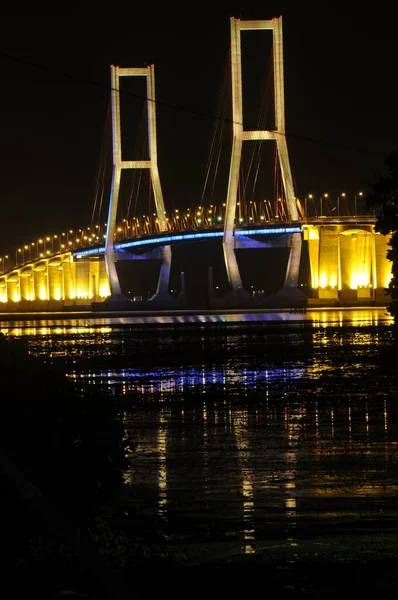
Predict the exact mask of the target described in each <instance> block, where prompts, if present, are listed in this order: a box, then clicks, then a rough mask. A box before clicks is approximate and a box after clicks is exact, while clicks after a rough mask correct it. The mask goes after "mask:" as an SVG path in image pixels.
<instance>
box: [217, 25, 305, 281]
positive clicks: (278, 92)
mask: <svg viewBox="0 0 398 600" xmlns="http://www.w3.org/2000/svg"><path fill="white" fill-rule="evenodd" d="M244 30H256V31H258V30H271V31H272V34H273V47H274V52H273V66H274V98H275V126H276V129H275V130H272V131H269V130H260V131H245V130H244V129H243V101H242V54H241V32H242V31H244ZM231 71H232V72H231V75H232V121H233V141H232V155H231V165H230V172H229V181H228V192H227V202H226V214H225V224H224V237H223V248H224V256H225V264H226V268H227V275H228V281H229V285H230V288H231V289H232V290H233V291H235V292H237V291H240V290H242V291H243V285H242V280H241V276H240V273H239V267H238V264H237V260H236V255H235V251H234V222H235V212H236V204H237V195H238V184H239V170H240V164H241V158H242V144H243V142H244V141H253V140H274V141H275V142H276V146H277V151H278V159H279V166H280V171H281V176H282V184H283V188H284V193H285V198H286V203H287V211H288V217H289V219H290V220H292V221H295V220H298V211H297V206H296V195H295V191H294V186H293V178H292V174H291V170H290V162H289V155H288V150H287V143H286V132H285V99H284V74H283V36H282V17H279V18H275V19H272V20H271V21H240V20H239V19H235V18H233V17H232V18H231ZM294 235H295V236H296V238H293V240H292V246H291V250H290V259H289V265H288V271H287V273H286V281H285V285H292V286H294V285H297V278H298V262H297V257H298V260H299V258H300V253H301V234H294Z"/></svg>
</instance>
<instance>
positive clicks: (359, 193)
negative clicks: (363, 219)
mask: <svg viewBox="0 0 398 600" xmlns="http://www.w3.org/2000/svg"><path fill="white" fill-rule="evenodd" d="M358 196H359V197H360V198H362V196H363V192H358ZM354 210H355V215H356V214H357V210H358V207H357V195H356V194H355V196H354Z"/></svg>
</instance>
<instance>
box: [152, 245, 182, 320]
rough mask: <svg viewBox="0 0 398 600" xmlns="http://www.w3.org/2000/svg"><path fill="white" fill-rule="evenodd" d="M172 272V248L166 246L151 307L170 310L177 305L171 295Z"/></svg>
mask: <svg viewBox="0 0 398 600" xmlns="http://www.w3.org/2000/svg"><path fill="white" fill-rule="evenodd" d="M170 270H171V247H170V246H164V248H163V251H162V264H161V265H160V273H159V279H158V285H157V288H156V292H155V294H154V295H153V296H152V298H150V300H149V302H150V303H151V305H152V304H153V305H154V306H158V305H159V306H160V307H162V308H168V307H170V306H174V305H176V304H177V301H176V300H175V299H174V298H173V297H172V296H171V295H170V294H169V281H170Z"/></svg>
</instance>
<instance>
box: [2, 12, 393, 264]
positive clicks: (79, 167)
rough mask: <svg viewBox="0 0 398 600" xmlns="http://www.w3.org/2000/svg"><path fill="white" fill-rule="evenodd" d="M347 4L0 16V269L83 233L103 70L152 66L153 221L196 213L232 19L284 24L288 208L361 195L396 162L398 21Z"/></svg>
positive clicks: (104, 88)
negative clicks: (186, 210)
mask: <svg viewBox="0 0 398 600" xmlns="http://www.w3.org/2000/svg"><path fill="white" fill-rule="evenodd" d="M351 4H355V5H357V3H349V2H345V3H342V2H341V3H339V2H333V3H331V2H327V1H324V2H317V3H315V2H282V1H281V2H268V3H267V2H262V3H257V4H255V5H254V6H257V8H256V9H250V8H249V4H248V3H247V2H245V3H242V7H243V8H242V7H241V8H239V7H238V9H237V10H234V9H233V7H231V8H230V10H222V9H217V10H215V11H214V10H209V9H205V7H203V5H200V10H199V11H198V12H197V13H195V14H192V13H188V14H181V13H179V12H178V10H177V8H175V9H174V8H170V10H169V11H165V10H163V12H162V13H160V14H159V13H155V14H153V13H152V12H151V10H150V8H149V5H148V8H146V9H144V8H140V9H139V10H133V9H129V10H127V11H125V10H119V11H118V12H117V13H115V14H113V13H112V10H110V11H109V13H108V14H107V15H106V16H101V15H95V16H92V15H90V16H84V15H83V16H80V15H79V16H76V15H73V16H40V15H37V14H35V15H34V16H31V15H22V16H21V15H14V16H10V15H4V14H3V15H1V23H2V27H1V44H0V52H1V53H0V61H1V74H2V93H1V96H0V128H1V134H0V157H1V187H0V192H1V217H0V256H1V255H3V254H4V253H5V252H7V251H10V248H11V247H15V245H19V244H22V243H24V242H29V241H31V240H34V239H36V238H37V237H38V236H39V235H43V234H45V233H53V232H54V233H55V232H59V231H62V230H63V229H66V228H67V227H70V228H75V227H82V226H84V225H87V224H89V223H90V220H91V214H92V208H93V202H94V194H95V183H96V177H97V168H98V164H99V158H100V153H101V145H102V136H103V132H104V127H105V122H106V114H107V108H108V103H109V97H110V91H109V86H110V69H109V67H110V65H111V64H118V65H119V66H125V67H141V66H143V65H144V64H151V63H153V64H154V65H155V77H156V94H157V100H158V102H159V106H158V111H157V117H158V155H159V171H160V177H161V181H162V187H163V194H164V199H165V203H166V207H167V208H171V207H172V206H171V205H172V204H173V205H174V206H182V205H184V203H185V204H188V205H191V206H193V205H197V204H199V201H200V195H201V191H202V186H203V180H204V171H205V165H206V161H207V159H208V153H209V143H210V139H211V134H212V131H213V128H214V118H213V115H214V114H216V107H217V101H218V98H217V94H218V92H219V88H220V84H221V79H222V77H223V73H224V69H225V65H226V59H227V56H228V51H229V44H230V17H231V16H235V17H240V18H241V19H243V20H247V19H271V18H272V17H274V16H279V15H283V33H284V56H285V103H286V130H287V134H288V148H289V154H290V162H291V167H292V171H293V175H294V178H295V183H296V193H297V195H298V196H299V197H300V198H303V197H304V196H305V195H306V194H308V193H310V192H312V193H314V194H319V195H321V194H322V193H323V192H329V194H330V195H331V196H333V195H334V196H336V195H337V194H339V193H340V192H342V191H346V192H347V194H352V195H353V194H354V193H355V192H357V191H359V190H361V189H365V187H366V184H367V183H368V182H369V181H370V180H371V179H372V178H373V177H374V176H375V175H376V174H377V173H379V172H381V171H382V170H383V166H384V160H385V158H386V156H387V155H388V153H389V152H391V151H393V150H397V149H398V117H397V83H396V82H397V57H398V41H397V40H398V38H397V35H396V22H397V16H398V9H397V8H396V7H395V4H396V3H395V2H393V1H387V0H381V1H379V2H377V3H374V2H369V3H358V5H357V6H355V7H353V6H351ZM258 7H260V8H258ZM118 20H119V22H118ZM111 28H113V29H114V31H112V30H111ZM189 131H191V135H189V136H187V132H189ZM228 161H229V156H228ZM269 176H270V178H271V177H272V174H271V173H270V175H269ZM225 195H226V188H225ZM187 198H189V200H188V201H186V199H187ZM220 200H221V201H224V200H225V198H220Z"/></svg>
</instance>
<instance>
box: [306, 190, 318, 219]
mask: <svg viewBox="0 0 398 600" xmlns="http://www.w3.org/2000/svg"><path fill="white" fill-rule="evenodd" d="M312 198H313V195H312V194H308V196H306V197H305V199H304V206H305V211H304V212H305V218H306V219H307V218H308V199H309V200H312ZM316 216H318V215H316Z"/></svg>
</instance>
